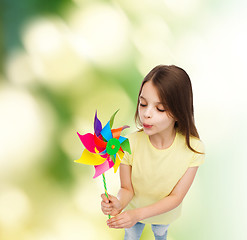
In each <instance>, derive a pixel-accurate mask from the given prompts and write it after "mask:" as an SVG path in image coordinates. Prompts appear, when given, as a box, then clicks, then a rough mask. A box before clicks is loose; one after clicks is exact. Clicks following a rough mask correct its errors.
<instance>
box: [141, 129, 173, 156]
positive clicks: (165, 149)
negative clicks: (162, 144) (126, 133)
mask: <svg viewBox="0 0 247 240" xmlns="http://www.w3.org/2000/svg"><path fill="white" fill-rule="evenodd" d="M143 133H144V132H143ZM144 134H145V135H146V138H147V140H148V144H149V145H150V146H151V148H152V149H154V150H155V151H157V152H168V151H170V150H172V149H173V148H174V146H175V145H176V142H177V139H178V132H177V131H176V135H175V138H174V140H173V142H172V144H171V145H170V147H168V148H164V149H159V148H156V147H155V146H154V145H153V144H152V143H151V141H150V139H149V136H148V135H147V134H146V133H144Z"/></svg>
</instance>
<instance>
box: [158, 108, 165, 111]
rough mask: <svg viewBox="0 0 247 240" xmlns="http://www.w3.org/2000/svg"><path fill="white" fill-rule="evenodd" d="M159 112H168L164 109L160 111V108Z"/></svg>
mask: <svg viewBox="0 0 247 240" xmlns="http://www.w3.org/2000/svg"><path fill="white" fill-rule="evenodd" d="M157 110H158V111H159V112H165V111H166V110H164V109H159V108H157Z"/></svg>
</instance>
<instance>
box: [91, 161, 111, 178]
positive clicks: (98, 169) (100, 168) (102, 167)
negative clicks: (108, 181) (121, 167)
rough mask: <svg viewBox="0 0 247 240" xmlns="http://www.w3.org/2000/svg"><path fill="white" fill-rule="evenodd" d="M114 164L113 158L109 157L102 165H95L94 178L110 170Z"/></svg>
mask: <svg viewBox="0 0 247 240" xmlns="http://www.w3.org/2000/svg"><path fill="white" fill-rule="evenodd" d="M113 165H114V162H113V161H112V160H111V158H110V157H109V158H107V160H106V161H105V162H104V163H102V164H101V165H98V166H94V167H95V174H94V176H93V178H96V177H98V176H99V175H101V174H102V173H104V172H106V171H107V170H109V169H110V168H112V167H113Z"/></svg>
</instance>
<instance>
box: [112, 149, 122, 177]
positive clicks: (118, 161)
mask: <svg viewBox="0 0 247 240" xmlns="http://www.w3.org/2000/svg"><path fill="white" fill-rule="evenodd" d="M123 156H124V153H123V152H121V151H119V152H118V153H117V157H116V161H115V164H114V166H113V169H114V173H116V172H117V170H118V167H119V165H120V163H121V159H122V158H123Z"/></svg>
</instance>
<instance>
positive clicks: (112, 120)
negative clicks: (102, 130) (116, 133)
mask: <svg viewBox="0 0 247 240" xmlns="http://www.w3.org/2000/svg"><path fill="white" fill-rule="evenodd" d="M118 111H119V109H118V110H117V111H116V112H114V113H113V115H112V116H111V118H110V128H112V125H113V123H114V118H115V116H116V114H117V112H118Z"/></svg>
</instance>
